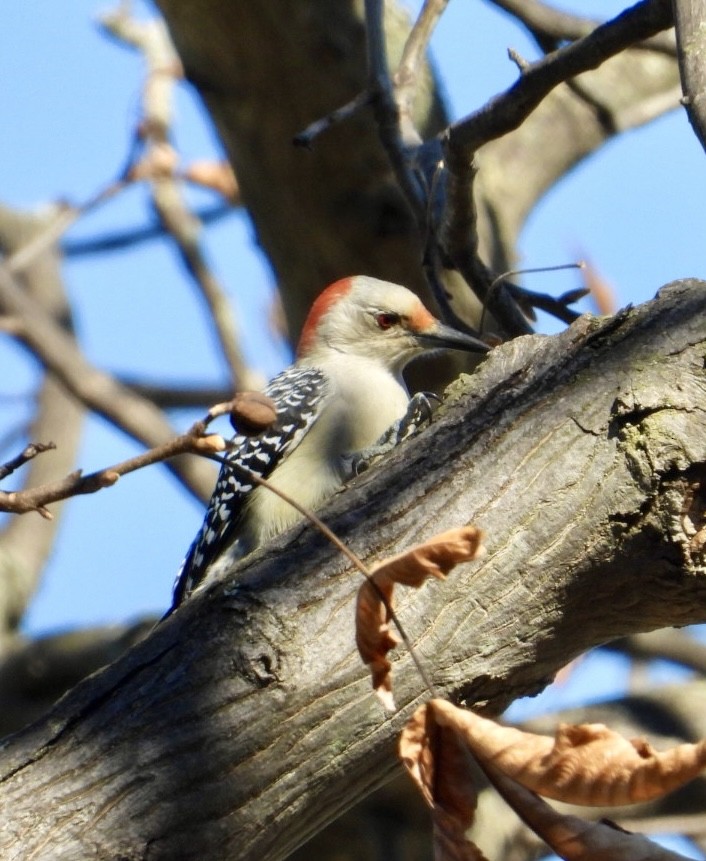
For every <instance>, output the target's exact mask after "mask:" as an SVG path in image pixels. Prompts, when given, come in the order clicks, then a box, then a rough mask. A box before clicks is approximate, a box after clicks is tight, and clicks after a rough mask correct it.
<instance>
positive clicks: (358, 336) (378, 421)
mask: <svg viewBox="0 0 706 861" xmlns="http://www.w3.org/2000/svg"><path fill="white" fill-rule="evenodd" d="M441 347H451V348H457V349H462V350H471V351H474V352H486V351H487V349H488V347H487V346H486V345H485V344H484V343H483V342H482V341H479V340H478V339H476V338H473V337H472V336H470V335H466V334H464V333H462V332H458V331H456V330H455V329H452V328H451V327H449V326H445V325H444V324H442V323H440V322H439V321H438V320H437V319H436V318H435V317H434V316H433V315H432V314H431V313H430V312H429V311H428V310H427V309H426V308H425V307H424V305H423V304H422V303H421V302H420V300H419V299H418V298H417V297H416V296H415V295H414V294H413V293H412V292H410V291H409V290H407V289H406V288H405V287H401V286H400V285H399V284H391V283H389V282H387V281H379V280H378V279H376V278H369V277H366V276H363V275H359V276H356V277H352V278H345V279H343V280H341V281H337V282H336V283H335V284H332V285H331V286H330V287H328V288H327V289H326V290H324V292H323V293H322V294H321V295H320V296H319V297H318V299H317V300H316V301H315V302H314V304H313V306H312V308H311V310H310V312H309V316H308V317H307V320H306V323H305V324H304V328H303V330H302V334H301V338H300V341H299V347H298V350H297V358H296V361H295V363H294V364H293V365H292V366H291V367H289V368H287V369H286V370H284V371H282V373H281V374H279V375H278V376H277V377H275V378H274V379H273V380H272V382H271V383H270V384H269V385H268V386H267V388H266V389H265V394H266V395H267V396H268V397H269V398H271V399H272V400H273V401H274V404H275V408H276V412H277V420H276V422H275V423H274V425H272V426H271V427H270V428H268V429H267V430H265V431H263V432H262V433H260V434H259V435H258V436H236V437H235V438H234V440H233V448H232V450H231V452H230V453H229V454H228V455H227V457H226V460H227V463H225V464H224V465H223V467H222V468H221V473H220V476H219V478H218V482H217V484H216V488H215V490H214V492H213V496H212V498H211V502H210V504H209V507H208V511H207V513H206V518H205V520H204V522H203V525H202V527H201V530H200V531H199V533H198V535H197V536H196V538H195V539H194V542H193V544H192V545H191V547H190V549H189V552H188V554H187V556H186V559H185V560H184V564H183V566H182V568H181V571H180V573H179V576H178V578H177V582H176V585H175V588H174V607H176V606H178V605H179V604H180V603H181V602H182V601H183V600H184V598H186V597H187V596H188V595H189V594H190V593H191V592H192V591H193V590H194V589H195V588H196V586H198V584H199V583H200V582H201V581H202V580H203V578H204V576H205V574H206V571H207V569H208V568H209V567H210V566H211V565H212V564H213V563H214V562H216V561H217V560H223V561H224V562H225V563H228V562H230V561H231V560H233V559H238V558H240V557H242V556H244V555H245V554H247V553H249V552H250V551H251V550H253V549H254V548H255V547H257V546H258V545H260V544H262V543H263V542H264V541H266V540H267V539H268V538H271V537H272V536H274V535H276V534H277V533H279V532H281V531H282V530H284V529H286V528H287V527H288V526H290V525H291V524H293V523H294V522H295V521H296V520H297V519H299V517H300V515H299V513H298V512H297V511H296V509H294V508H293V507H292V506H291V505H289V504H288V503H287V502H285V501H284V500H282V499H281V498H280V497H279V496H276V495H275V494H274V493H272V492H271V491H270V490H268V489H267V488H264V487H260V486H256V485H254V483H253V481H252V479H250V478H249V477H248V472H254V473H256V474H257V475H259V476H262V477H263V478H266V479H267V480H268V481H269V482H271V483H272V484H273V485H275V486H276V487H278V488H280V489H281V490H283V491H284V492H285V493H287V494H289V495H290V496H292V497H293V498H294V499H296V501H297V502H299V503H300V504H301V505H304V506H306V507H308V508H315V507H317V506H318V505H320V504H321V502H322V501H323V500H325V499H326V498H327V497H329V496H331V494H333V493H334V491H335V490H337V489H338V488H339V487H340V486H341V484H342V483H343V482H344V481H345V480H346V478H348V477H350V476H351V475H352V474H353V472H354V471H355V467H356V464H357V463H360V462H361V461H365V460H366V459H367V458H369V457H373V456H375V455H378V454H380V453H383V452H384V451H386V450H387V449H389V448H392V447H393V446H394V445H396V444H397V443H398V442H400V441H401V440H402V439H404V438H406V437H407V436H409V434H410V433H412V431H413V430H414V429H415V428H416V426H417V425H418V424H419V423H420V421H421V420H423V418H424V417H425V415H428V413H429V404H428V401H427V400H426V397H425V396H424V395H415V396H414V397H413V398H412V399H411V400H410V397H409V394H408V392H407V389H406V388H405V384H404V382H403V380H402V370H403V368H404V367H405V365H406V364H407V363H408V362H409V361H410V360H411V359H413V358H414V357H415V356H418V355H420V354H421V353H424V352H429V351H433V350H436V349H439V348H441ZM219 567H220V563H219Z"/></svg>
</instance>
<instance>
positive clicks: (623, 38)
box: [442, 0, 672, 334]
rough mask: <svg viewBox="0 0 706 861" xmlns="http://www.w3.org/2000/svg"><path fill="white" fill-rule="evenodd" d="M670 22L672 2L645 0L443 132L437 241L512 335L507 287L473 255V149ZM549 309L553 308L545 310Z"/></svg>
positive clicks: (518, 327) (515, 327) (516, 323)
mask: <svg viewBox="0 0 706 861" xmlns="http://www.w3.org/2000/svg"><path fill="white" fill-rule="evenodd" d="M671 23H672V13H671V6H670V4H669V2H667V0H644V1H643V2H641V3H638V4H636V5H635V6H633V7H632V8H631V9H628V10H626V11H625V12H623V13H622V14H621V15H619V16H617V17H616V18H614V19H613V20H612V21H609V22H608V23H606V24H603V25H601V26H599V27H596V29H594V30H593V31H592V32H591V33H590V34H589V35H587V36H586V37H585V38H583V39H581V40H579V41H578V42H575V43H573V44H572V45H568V46H567V47H565V48H561V49H560V50H558V51H556V52H554V53H553V54H550V55H548V56H547V57H544V58H543V59H541V60H539V61H538V62H536V63H533V64H532V65H530V66H529V67H528V68H526V69H525V70H523V71H522V73H521V75H520V77H519V79H518V80H517V82H516V83H515V84H514V85H513V86H512V87H510V88H509V89H508V90H506V91H505V92H504V93H502V94H501V95H499V96H497V97H496V98H494V99H491V100H490V101H489V102H488V103H487V104H486V105H485V106H484V107H482V108H481V109H480V110H478V111H476V112H475V113H474V114H471V115H470V116H468V117H466V118H465V119H463V120H461V121H459V122H457V123H455V124H454V125H452V126H450V127H449V128H448V129H447V130H446V132H444V134H443V141H444V152H445V162H446V166H447V168H448V180H447V209H446V213H445V219H444V231H443V236H442V245H443V247H444V250H445V252H446V254H447V255H448V258H449V259H450V260H452V261H453V263H454V264H455V265H456V266H457V268H458V269H459V271H460V272H461V273H462V274H463V276H464V278H465V279H466V280H467V281H468V283H469V284H470V285H471V287H472V288H473V290H474V291H475V292H476V293H477V294H478V295H479V297H480V298H481V299H482V300H483V301H484V302H487V304H488V308H489V310H490V311H491V313H493V314H494V316H496V317H497V318H498V319H500V320H501V321H502V322H503V324H504V326H505V328H507V329H508V330H509V332H510V333H511V334H518V333H519V332H521V331H523V330H524V331H527V329H528V326H527V322H526V320H523V319H522V316H521V315H520V314H519V312H518V311H517V308H516V305H515V303H514V302H513V301H512V297H511V295H510V294H509V293H508V291H507V290H505V289H499V290H497V291H492V292H491V291H490V284H491V281H492V280H493V279H492V277H490V274H489V272H488V270H487V268H486V267H485V265H484V264H483V263H482V261H481V260H480V258H479V256H478V247H477V236H476V233H475V213H474V210H473V202H472V195H473V191H472V187H473V179H474V175H475V172H474V168H473V158H474V155H475V153H476V151H477V150H478V149H479V148H480V147H481V146H482V145H484V144H487V143H488V142H489V141H491V140H495V139H496V138H499V137H501V136H502V135H505V134H507V133H508V132H510V131H512V130H514V129H516V128H517V127H518V126H519V125H520V124H521V123H522V122H523V121H524V120H525V119H526V118H527V116H529V114H530V113H531V112H532V111H533V110H534V109H535V108H536V107H537V106H538V105H539V103H540V102H541V101H542V100H543V99H544V98H545V96H546V95H547V94H548V93H549V92H551V90H552V89H554V87H556V86H557V85H558V84H560V83H563V82H565V81H567V80H569V79H571V78H572V77H573V76H575V75H578V74H581V73H582V72H586V71H588V70H590V69H594V68H596V67H597V66H599V65H601V63H603V62H604V61H605V60H607V59H608V58H609V57H611V56H614V55H615V54H617V53H619V52H620V51H623V50H624V49H625V48H627V47H629V46H630V45H632V44H634V43H635V42H636V41H639V40H642V39H646V38H648V37H649V36H652V35H654V34H656V33H658V32H660V31H662V30H664V29H666V28H668V27H670V26H671ZM550 313H554V312H553V311H551V310H550Z"/></svg>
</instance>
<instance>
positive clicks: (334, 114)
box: [292, 90, 372, 149]
mask: <svg viewBox="0 0 706 861" xmlns="http://www.w3.org/2000/svg"><path fill="white" fill-rule="evenodd" d="M371 103H372V96H371V94H370V92H369V91H368V90H363V92H362V93H358V95H357V96H356V97H355V98H354V99H351V100H350V102H348V103H347V104H345V105H341V107H340V108H336V110H334V111H331V113H330V114H327V115H326V116H325V117H321V118H320V119H318V120H314V122H313V123H310V124H309V125H308V126H307V127H306V128H305V129H302V131H300V132H298V133H297V134H296V135H294V137H293V139H292V143H293V144H294V146H300V147H304V148H305V149H310V148H311V145H312V144H313V142H314V140H315V139H316V138H317V137H318V136H319V135H320V134H322V133H323V132H325V131H328V130H329V129H330V128H331V127H332V126H335V125H337V124H338V123H340V122H343V121H344V120H347V119H348V118H349V117H352V116H353V115H354V114H357V113H358V111H360V110H362V108H366V107H368V106H369V105H370V104H371Z"/></svg>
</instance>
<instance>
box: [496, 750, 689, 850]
mask: <svg viewBox="0 0 706 861" xmlns="http://www.w3.org/2000/svg"><path fill="white" fill-rule="evenodd" d="M486 773H487V775H488V777H489V779H490V781H491V782H492V784H493V786H495V788H496V789H497V790H498V792H499V793H500V794H501V795H502V797H503V798H504V799H505V801H506V802H507V803H508V804H509V805H510V807H512V809H513V810H514V811H515V813H517V815H518V816H519V817H520V818H521V819H522V821H523V822H524V823H525V824H526V825H528V826H529V827H530V828H531V829H532V830H533V831H534V833H535V834H537V836H538V837H541V839H542V840H544V842H545V843H546V844H547V845H548V846H549V847H550V848H551V849H552V850H553V851H554V852H555V853H556V854H557V855H558V856H559V857H560V858H563V859H565V861H687V859H685V857H684V856H683V855H678V854H677V853H676V852H670V851H669V850H667V849H663V848H662V847H661V846H658V845H657V844H656V843H652V841H651V840H648V839H647V838H646V837H644V836H643V835H642V834H631V833H630V832H628V831H624V830H623V829H622V828H619V827H618V826H616V825H614V824H612V823H608V822H586V821H584V820H583V819H580V818H579V817H577V816H567V815H564V814H561V813H558V812H557V811H556V810H554V808H553V807H551V806H550V805H549V804H547V803H546V802H545V801H543V800H542V799H541V798H540V797H539V796H538V795H535V793H534V792H531V791H530V790H529V789H526V788H525V787H524V786H521V785H520V784H519V783H517V782H516V781H514V780H512V779H511V778H509V777H508V776H507V775H505V774H503V773H502V772H500V771H498V769H496V768H494V767H493V766H489V767H488V769H487V771H486Z"/></svg>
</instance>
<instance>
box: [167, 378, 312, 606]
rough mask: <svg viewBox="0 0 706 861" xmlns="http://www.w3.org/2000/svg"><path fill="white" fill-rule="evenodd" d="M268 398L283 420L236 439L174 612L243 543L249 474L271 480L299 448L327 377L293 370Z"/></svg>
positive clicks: (241, 550) (181, 578)
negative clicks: (217, 563)
mask: <svg viewBox="0 0 706 861" xmlns="http://www.w3.org/2000/svg"><path fill="white" fill-rule="evenodd" d="M265 394H266V395H267V396H268V397H269V398H271V399H272V400H273V401H274V404H275V409H276V412H277V420H276V421H275V423H274V424H273V425H272V426H271V427H269V428H267V430H265V431H263V432H262V433H260V434H258V435H257V436H243V435H240V434H239V435H237V436H235V437H234V438H233V440H232V442H233V446H234V447H233V449H232V450H231V451H230V452H229V453H228V454H227V455H226V460H227V463H225V464H223V466H222V467H221V471H220V474H219V476H218V481H217V483H216V487H215V489H214V491H213V495H212V496H211V501H210V503H209V506H208V510H207V512H206V517H205V519H204V522H203V525H202V526H201V529H200V530H199V532H198V534H197V536H196V538H195V539H194V541H193V543H192V545H191V547H190V548H189V552H188V553H187V555H186V558H185V559H184V562H183V564H182V567H181V570H180V571H179V574H178V575H177V579H176V582H175V584H174V598H173V603H172V609H174V608H176V607H178V606H179V604H181V603H182V601H183V600H184V599H185V598H187V597H188V596H189V594H190V593H191V592H193V590H194V589H195V588H196V586H198V584H199V583H200V582H201V580H202V579H203V577H204V575H205V573H206V570H207V568H208V567H209V565H211V564H212V563H213V562H214V561H215V560H216V559H217V558H218V557H219V556H220V555H221V554H222V553H223V552H224V551H226V550H229V549H231V548H233V545H234V544H236V543H237V542H239V540H240V539H239V530H240V527H241V525H242V520H243V513H244V509H245V505H246V503H247V499H248V495H249V494H250V493H251V491H253V489H254V484H253V482H252V481H251V480H248V477H247V472H253V473H255V474H256V475H259V476H261V477H262V478H267V477H268V476H269V475H270V473H271V472H272V471H273V470H274V469H275V467H276V466H277V465H278V464H279V463H280V462H281V460H282V459H283V458H284V457H286V456H287V455H289V454H291V452H292V451H293V450H294V449H295V448H296V447H297V445H299V443H300V442H301V440H302V438H303V437H304V435H305V434H306V433H307V431H308V430H309V428H310V427H311V426H312V425H313V424H314V422H315V421H316V419H317V417H318V415H319V413H320V406H321V402H322V401H323V400H324V399H325V398H326V396H327V384H326V377H325V375H324V374H323V372H322V371H319V370H317V369H316V368H297V367H296V366H295V367H290V368H287V369H286V370H284V371H282V373H281V374H279V375H278V376H276V377H275V378H274V379H273V380H272V381H271V382H270V384H269V385H268V386H267V388H266V389H265ZM241 543H242V542H241ZM252 549H253V548H252V547H248V546H245V545H244V546H242V547H236V548H234V550H235V553H234V556H235V557H236V558H237V557H238V556H244V555H245V554H246V553H248V552H250V550H252Z"/></svg>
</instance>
